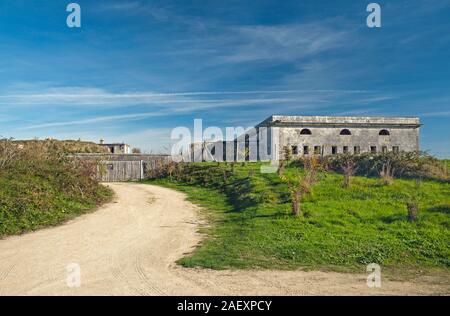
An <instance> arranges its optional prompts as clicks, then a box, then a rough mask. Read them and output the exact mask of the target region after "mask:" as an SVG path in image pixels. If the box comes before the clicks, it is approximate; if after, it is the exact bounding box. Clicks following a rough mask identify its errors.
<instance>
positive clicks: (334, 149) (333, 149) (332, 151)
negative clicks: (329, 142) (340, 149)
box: [331, 146, 337, 155]
mask: <svg viewBox="0 0 450 316" xmlns="http://www.w3.org/2000/svg"><path fill="white" fill-rule="evenodd" d="M331 154H332V155H336V154H337V146H333V147H331Z"/></svg>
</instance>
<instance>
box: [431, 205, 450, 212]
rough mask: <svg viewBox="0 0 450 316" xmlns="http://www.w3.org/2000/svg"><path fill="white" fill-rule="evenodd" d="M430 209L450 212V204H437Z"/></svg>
mask: <svg viewBox="0 0 450 316" xmlns="http://www.w3.org/2000/svg"><path fill="white" fill-rule="evenodd" d="M428 211H430V212H437V213H444V214H450V205H449V204H441V205H436V206H433V207H430V208H428Z"/></svg>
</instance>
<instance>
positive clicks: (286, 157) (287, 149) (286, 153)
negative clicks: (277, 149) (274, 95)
mask: <svg viewBox="0 0 450 316" xmlns="http://www.w3.org/2000/svg"><path fill="white" fill-rule="evenodd" d="M291 159H292V149H291V147H290V146H285V147H284V160H286V161H289V160H291Z"/></svg>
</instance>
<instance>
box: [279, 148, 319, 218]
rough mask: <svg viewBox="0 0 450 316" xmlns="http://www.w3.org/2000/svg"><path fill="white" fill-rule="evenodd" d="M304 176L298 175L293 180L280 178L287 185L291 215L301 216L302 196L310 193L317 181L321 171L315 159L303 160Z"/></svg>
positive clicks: (317, 160)
mask: <svg viewBox="0 0 450 316" xmlns="http://www.w3.org/2000/svg"><path fill="white" fill-rule="evenodd" d="M303 164H304V174H299V173H297V175H296V176H295V177H294V178H288V177H285V176H282V179H283V180H285V181H286V182H287V184H288V187H289V191H290V193H291V201H292V215H294V216H299V215H300V214H301V205H300V204H301V199H302V196H303V195H304V194H308V193H310V192H311V188H312V186H313V185H314V183H316V182H317V180H318V173H319V171H321V170H323V165H321V163H320V160H319V159H318V158H317V157H314V156H313V157H310V158H303Z"/></svg>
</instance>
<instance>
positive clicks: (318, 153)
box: [314, 146, 322, 155]
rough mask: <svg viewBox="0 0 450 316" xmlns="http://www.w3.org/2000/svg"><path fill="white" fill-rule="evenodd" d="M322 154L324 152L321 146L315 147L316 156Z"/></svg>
mask: <svg viewBox="0 0 450 316" xmlns="http://www.w3.org/2000/svg"><path fill="white" fill-rule="evenodd" d="M321 153H322V150H321V148H320V146H314V155H320V154H321Z"/></svg>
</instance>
